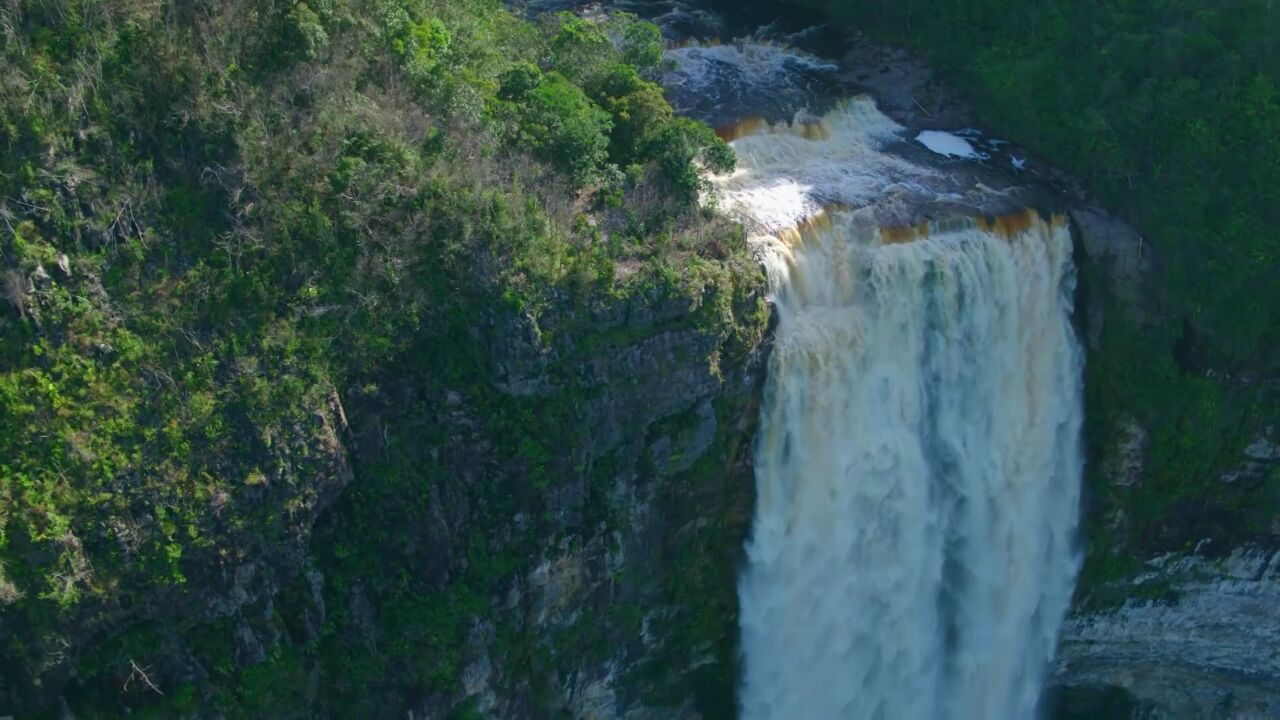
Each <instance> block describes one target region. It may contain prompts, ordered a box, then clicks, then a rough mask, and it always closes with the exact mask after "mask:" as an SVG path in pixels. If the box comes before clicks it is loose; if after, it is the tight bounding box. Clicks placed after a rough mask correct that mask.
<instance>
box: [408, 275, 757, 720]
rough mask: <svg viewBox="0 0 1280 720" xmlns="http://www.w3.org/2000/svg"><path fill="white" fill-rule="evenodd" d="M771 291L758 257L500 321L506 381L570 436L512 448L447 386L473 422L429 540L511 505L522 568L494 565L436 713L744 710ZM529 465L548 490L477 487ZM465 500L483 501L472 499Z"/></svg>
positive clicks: (494, 537)
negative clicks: (741, 687) (739, 679)
mask: <svg viewBox="0 0 1280 720" xmlns="http://www.w3.org/2000/svg"><path fill="white" fill-rule="evenodd" d="M762 291H763V286H762V277H761V276H760V274H759V271H758V269H757V268H755V267H754V266H741V267H737V268H734V269H732V271H731V272H723V269H721V271H718V272H717V273H716V274H715V277H714V278H707V280H706V281H697V282H694V283H692V284H683V283H682V290H681V291H680V292H678V293H674V294H673V293H669V292H667V291H662V290H656V289H653V290H647V291H641V292H638V293H636V294H635V295H632V296H630V297H626V298H622V299H612V300H608V301H605V302H603V303H601V304H599V305H596V306H595V307H592V308H590V309H584V308H577V309H568V308H563V307H562V308H561V311H558V312H555V313H553V314H550V315H544V316H543V317H541V318H539V319H537V320H534V319H533V318H531V317H528V316H524V317H521V316H508V317H505V318H503V319H502V320H501V321H499V322H497V323H495V324H494V330H495V333H494V336H493V337H494V345H493V350H492V354H491V356H490V358H489V360H490V364H491V367H492V369H493V376H492V377H493V381H494V384H495V387H496V388H498V389H499V390H500V392H501V393H503V394H504V395H506V396H508V397H519V398H520V402H523V403H534V404H540V406H541V409H540V410H538V411H535V412H534V413H533V414H532V415H531V416H530V417H529V418H528V420H529V421H532V422H534V423H539V422H540V421H542V420H547V421H553V422H557V423H559V424H560V425H561V427H550V426H548V425H541V424H540V425H538V426H537V427H536V428H535V429H536V430H537V431H538V432H540V433H543V434H545V435H548V436H550V437H552V438H555V440H554V441H553V442H554V444H552V445H549V446H548V447H547V448H546V452H545V453H543V454H538V453H532V452H521V453H518V457H517V459H516V461H515V462H514V463H504V462H501V461H500V460H499V459H498V458H497V457H496V456H495V454H494V452H493V449H494V448H495V447H497V446H500V445H501V440H500V439H499V440H496V441H495V439H494V434H493V433H492V428H486V423H485V422H484V421H483V420H481V419H480V418H481V417H482V416H481V415H480V413H479V412H478V411H477V410H475V409H474V407H473V404H472V402H471V399H470V398H467V397H466V396H465V395H460V394H458V395H452V396H451V398H449V399H446V405H449V404H450V403H452V407H451V408H450V409H449V410H448V411H447V412H446V413H444V414H442V415H441V420H442V421H444V422H445V423H447V425H448V426H449V427H451V428H468V429H469V431H468V432H463V433H462V434H458V435H455V436H453V437H451V438H450V440H449V442H448V443H447V444H446V447H445V448H444V449H442V453H441V457H442V460H441V464H442V466H443V468H444V469H445V470H446V474H448V475H449V476H450V477H451V478H452V479H451V480H450V481H448V482H447V483H446V489H445V490H444V491H443V496H442V498H441V502H440V507H441V508H442V509H443V508H455V514H454V516H453V517H452V518H451V519H449V520H448V521H446V522H444V523H440V524H439V525H438V530H439V532H438V536H437V537H433V538H431V541H430V542H429V543H427V544H424V545H423V546H422V547H421V548H420V550H421V552H422V554H423V556H424V557H425V556H430V555H432V554H434V553H435V552H438V551H439V549H441V548H453V549H459V548H463V547H465V546H466V544H467V542H468V540H467V537H468V533H472V534H473V537H474V533H476V532H484V531H483V530H481V529H479V528H478V527H477V525H478V524H479V523H482V522H483V523H492V522H494V520H495V519H498V518H500V519H498V522H497V525H498V527H499V528H502V529H499V530H498V531H497V532H496V533H493V534H490V536H489V539H488V543H489V548H488V550H489V552H490V553H493V554H497V555H503V554H510V555H511V556H512V557H513V558H514V559H515V560H514V564H515V567H514V568H513V570H512V571H511V572H510V573H507V574H505V575H503V576H501V577H496V578H494V582H492V583H491V584H490V585H489V586H488V588H486V589H485V591H484V600H485V602H484V603H483V604H485V605H487V606H488V607H487V608H486V609H485V611H483V612H480V613H477V615H476V616H475V617H474V618H472V619H471V620H470V621H469V623H470V627H469V628H468V631H467V633H466V642H465V649H464V650H462V652H461V654H460V656H459V658H458V678H459V680H460V687H458V688H457V689H455V690H454V691H452V692H443V693H439V694H435V695H432V696H430V697H428V698H426V699H424V700H423V701H421V703H420V704H418V705H417V708H416V709H417V710H418V712H420V713H422V714H424V715H425V716H427V717H437V716H442V715H444V714H445V713H446V712H447V711H448V708H449V707H451V706H455V707H456V706H457V704H458V703H459V702H462V703H463V706H465V707H469V708H471V709H473V710H474V711H475V712H478V713H480V714H481V715H482V716H485V717H511V718H515V717H544V716H552V717H555V716H557V714H558V713H562V714H567V715H568V716H571V717H575V718H600V719H604V718H624V717H625V718H633V719H634V718H695V717H704V716H705V717H721V716H724V714H726V713H729V712H731V708H732V706H733V691H734V682H735V670H734V668H735V657H734V656H735V648H736V636H737V621H736V596H735V593H736V577H735V576H736V568H737V565H738V557H739V555H740V552H741V548H742V542H743V538H744V535H745V532H746V529H747V527H748V523H749V520H750V513H751V505H752V498H753V492H752V488H753V481H752V472H751V457H750V440H751V438H752V435H753V431H754V427H755V421H756V401H757V391H758V388H759V385H760V382H761V380H762V372H763V367H764V366H763V356H764V347H763V342H764V338H765V334H764V333H765V323H766V322H767V311H766V310H765V306H764V305H763V295H762ZM583 330H586V332H585V333H584V332H583ZM560 409H562V410H563V411H564V413H565V414H564V415H559V414H558V413H559V412H560ZM553 416H554V417H553ZM455 432H456V431H455ZM534 455H537V457H536V458H535V457H533V456H534ZM486 456H489V458H490V461H489V462H485V461H484V460H481V459H482V458H485V457H486ZM477 461H480V463H481V464H480V466H479V467H477ZM531 461H532V464H533V465H534V466H533V467H531V466H530V464H531ZM468 478H470V481H471V482H472V483H474V484H473V485H472V486H471V487H466V486H465V485H466V483H467V482H468ZM531 478H532V479H533V482H534V484H535V485H541V487H540V488H538V489H537V491H536V492H534V493H532V494H529V495H527V496H526V497H524V498H521V499H519V500H517V501H516V502H514V503H512V504H510V505H508V506H507V507H506V509H505V510H498V509H497V508H496V504H497V503H494V504H490V501H489V500H487V499H484V497H485V494H484V492H483V491H482V490H481V491H478V490H479V487H478V486H483V485H489V486H490V487H492V485H493V484H498V485H505V486H508V487H513V488H514V487H519V486H521V485H526V484H527V483H528V481H529V480H530V479H531ZM466 498H471V500H470V501H469V502H468V501H467V500H466ZM477 498H479V499H477ZM459 503H465V504H468V505H469V507H468V510H467V511H466V512H463V513H457V512H456V508H457V507H459ZM495 513H496V514H497V515H498V518H495ZM503 515H505V517H502V516H503ZM473 561H474V558H472V559H468V558H467V557H466V556H465V555H464V554H463V553H459V552H453V553H450V557H449V559H448V560H446V561H444V562H443V563H442V567H441V569H440V571H439V572H440V573H441V575H442V576H445V577H449V578H450V580H448V581H447V582H461V581H464V580H461V579H454V578H459V576H460V573H465V571H464V570H463V568H465V567H466V566H467V564H468V562H473Z"/></svg>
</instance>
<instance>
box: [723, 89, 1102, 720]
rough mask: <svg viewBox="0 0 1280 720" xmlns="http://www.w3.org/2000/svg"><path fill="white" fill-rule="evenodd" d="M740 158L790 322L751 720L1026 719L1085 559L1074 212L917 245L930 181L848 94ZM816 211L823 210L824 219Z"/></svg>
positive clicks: (742, 187)
mask: <svg viewBox="0 0 1280 720" xmlns="http://www.w3.org/2000/svg"><path fill="white" fill-rule="evenodd" d="M824 123H825V124H824V129H823V130H822V131H821V132H814V131H812V130H804V129H802V128H793V129H790V130H787V129H779V128H767V129H766V130H765V131H763V132H758V133H754V134H750V135H746V136H744V137H742V138H740V139H739V140H737V141H736V142H735V143H734V144H735V147H736V148H737V150H738V153H739V166H740V167H739V170H738V171H737V172H735V173H734V174H733V175H731V176H727V177H722V178H719V179H718V180H717V194H718V196H719V198H720V200H721V202H723V203H725V204H726V206H727V207H729V208H730V209H731V210H733V211H735V212H737V213H739V214H740V215H741V216H742V217H743V219H744V221H745V222H746V223H747V224H748V226H749V227H751V228H753V229H754V230H755V232H757V233H758V237H756V238H755V242H757V243H758V247H759V249H760V254H761V257H762V258H763V259H764V262H765V265H766V268H767V270H768V272H769V276H770V282H771V285H772V293H773V296H774V303H775V308H776V312H777V315H778V326H777V334H776V345H775V349H774V351H773V355H772V358H771V365H770V370H769V379H768V384H767V388H766V391H765V401H764V405H763V409H762V418H761V428H760V434H759V437H758V439H757V447H756V451H755V462H756V483H757V490H758V499H757V508H756V516H755V521H754V527H753V533H752V537H751V539H750V541H749V543H748V547H747V565H746V567H745V569H744V571H743V574H742V576H741V578H740V583H739V595H740V602H741V630H742V650H743V653H744V666H745V669H744V677H743V686H742V692H741V705H742V717H743V718H745V720H797V719H801V718H804V719H810V718H811V719H813V720H828V719H830V720H835V719H841V720H843V719H857V718H868V719H877V720H890V719H896V718H901V719H903V720H916V719H919V720H935V719H939V718H954V719H955V720H989V719H992V720H996V719H998V720H1016V719H1019V718H1031V717H1033V716H1034V715H1035V712H1036V705H1037V702H1038V699H1039V694H1040V689H1041V683H1042V678H1043V675H1044V673H1045V670H1046V667H1047V664H1048V662H1049V660H1050V659H1051V657H1052V655H1053V651H1054V648H1055V644H1056V637H1057V632H1058V627H1059V625H1060V623H1061V621H1062V618H1063V616H1064V614H1065V612H1066V610H1067V607H1068V604H1069V601H1070V596H1071V591H1072V583H1073V579H1074V575H1075V572H1076V569H1077V567H1078V555H1077V551H1076V549H1075V546H1074V534H1075V530H1076V518H1077V513H1078V503H1079V486H1080V474H1081V460H1080V457H1081V453H1080V448H1079V442H1080V441H1079V433H1080V425H1081V416H1082V409H1081V399H1080V398H1081V367H1082V356H1081V352H1080V349H1079V347H1078V344H1077V341H1076V338H1075V336H1074V331H1073V329H1072V327H1071V323H1070V312H1071V306H1072V293H1073V288H1074V271H1073V267H1072V263H1071V238H1070V233H1069V232H1068V228H1067V227H1066V224H1065V221H1063V220H1062V219H1059V218H1052V219H1045V218H1042V217H1040V216H1039V215H1037V214H1034V213H1027V214H1025V215H1024V216H1018V217H1016V218H1011V219H1006V221H1004V222H999V223H990V224H989V223H986V222H982V221H979V220H965V219H961V220H957V221H953V222H949V223H941V224H938V223H934V224H926V225H923V226H919V227H917V228H914V229H910V230H909V231H901V230H897V231H895V230H891V229H888V228H882V227H880V226H879V222H878V220H877V218H878V217H882V216H883V215H882V214H878V213H877V210H876V207H875V206H876V205H877V204H880V205H883V204H885V203H892V202H893V198H894V197H895V196H896V195H897V194H898V193H896V189H899V188H903V187H909V186H911V184H912V183H913V182H914V180H916V179H918V178H921V177H924V176H926V175H928V174H929V173H930V172H931V171H930V170H927V169H925V168H922V167H915V166H913V165H912V164H911V163H909V162H906V161H904V160H902V159H901V158H896V157H891V156H890V155H888V154H884V153H881V152H880V148H881V147H882V146H883V145H884V144H885V143H888V142H892V141H893V138H894V133H895V129H896V128H897V126H895V125H894V124H893V123H892V122H891V121H889V120H888V119H887V118H884V116H883V115H880V114H879V113H878V112H877V111H875V109H874V105H870V104H869V101H855V102H853V103H848V104H846V105H844V106H842V107H841V108H839V109H838V110H837V111H835V113H834V114H833V115H831V116H829V117H828V118H827V119H826V120H825V121H824ZM823 208H826V209H825V210H824V209H823Z"/></svg>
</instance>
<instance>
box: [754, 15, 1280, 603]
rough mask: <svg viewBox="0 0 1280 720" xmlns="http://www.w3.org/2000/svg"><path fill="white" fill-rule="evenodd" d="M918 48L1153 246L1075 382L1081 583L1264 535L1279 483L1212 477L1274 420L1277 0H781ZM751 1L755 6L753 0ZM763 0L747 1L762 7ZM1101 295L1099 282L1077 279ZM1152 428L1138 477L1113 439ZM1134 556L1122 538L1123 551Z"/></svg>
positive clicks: (994, 118)
mask: <svg viewBox="0 0 1280 720" xmlns="http://www.w3.org/2000/svg"><path fill="white" fill-rule="evenodd" d="M792 4H793V5H794V6H801V7H807V8H812V9H816V10H820V11H822V12H824V13H826V14H827V15H828V16H829V17H830V18H831V19H832V20H834V21H836V22H837V23H838V24H839V25H841V26H843V27H849V28H853V29H856V30H859V31H862V32H864V33H866V34H868V35H869V36H871V37H872V38H873V39H875V40H878V41H884V42H890V43H894V44H898V45H905V46H908V47H910V48H912V49H914V50H915V51H917V52H919V53H920V54H921V55H923V56H924V57H925V58H927V59H928V60H929V61H930V62H931V63H932V64H933V65H934V67H936V68H938V69H939V70H940V71H941V72H942V74H943V75H944V76H945V78H946V79H947V80H948V81H949V82H952V83H954V84H955V85H956V86H957V87H958V88H959V89H960V90H961V91H962V93H963V95H964V96H965V99H966V100H968V101H970V102H971V103H972V104H973V105H974V107H975V109H976V111H977V113H978V115H979V118H980V120H981V122H982V125H983V128H984V129H985V130H988V131H991V132H992V133H995V134H997V135H999V136H1002V137H1006V138H1009V139H1011V140H1013V141H1015V142H1018V143H1021V144H1023V145H1025V146H1027V147H1028V148H1030V150H1031V151H1032V152H1033V153H1035V154H1036V155H1037V156H1039V157H1040V158H1042V159H1044V160H1046V161H1048V162H1051V163H1053V164H1055V165H1057V166H1059V167H1061V168H1063V169H1065V170H1067V171H1069V172H1071V173H1072V174H1074V175H1075V176H1077V177H1078V178H1080V179H1081V180H1082V181H1083V182H1084V183H1085V185H1086V187H1087V189H1088V190H1089V192H1090V193H1091V194H1092V195H1093V196H1094V197H1096V198H1098V199H1099V200H1100V201H1101V202H1102V203H1103V204H1104V205H1106V206H1107V207H1108V208H1109V209H1110V210H1112V211H1115V212H1118V213H1120V214H1121V215H1122V216H1123V217H1124V218H1125V219H1127V220H1128V221H1129V222H1130V223H1131V224H1132V225H1133V226H1134V227H1135V228H1136V229H1137V230H1138V231H1139V232H1140V233H1141V234H1142V236H1143V241H1144V243H1149V248H1150V252H1152V253H1154V255H1155V258H1156V262H1157V277H1156V279H1155V282H1154V285H1155V286H1156V288H1155V293H1154V295H1155V296H1154V297H1151V298H1147V299H1146V300H1145V301H1144V305H1145V307H1143V308H1142V309H1141V312H1139V313H1137V315H1139V316H1140V317H1135V314H1133V313H1127V312H1126V311H1125V309H1124V308H1117V307H1112V308H1110V309H1109V311H1108V312H1107V314H1106V322H1105V324H1104V330H1103V336H1102V339H1101V345H1100V347H1098V348H1094V349H1092V350H1091V352H1090V356H1089V370H1088V378H1087V392H1088V397H1087V403H1088V408H1087V409H1088V415H1089V417H1088V436H1089V440H1090V445H1091V448H1092V453H1091V455H1092V459H1093V461H1094V462H1092V463H1091V468H1090V473H1091V476H1092V486H1093V487H1094V489H1095V491H1096V497H1097V498H1099V501H1100V502H1102V503H1103V505H1104V506H1106V507H1108V508H1109V511H1108V512H1107V513H1106V517H1107V522H1108V523H1110V522H1111V520H1112V519H1113V517H1112V514H1113V512H1114V510H1115V509H1116V508H1120V509H1122V510H1123V511H1124V513H1125V516H1126V517H1125V518H1124V520H1123V522H1121V523H1119V524H1110V525H1107V524H1104V523H1102V522H1097V520H1100V519H1101V518H1102V516H1103V514H1102V513H1098V514H1095V516H1094V517H1095V523H1094V524H1095V527H1093V528H1091V530H1090V532H1089V534H1088V537H1089V542H1090V548H1089V549H1090V556H1089V562H1088V563H1087V567H1086V574H1087V577H1086V582H1085V583H1084V586H1085V587H1086V588H1087V587H1089V585H1090V582H1089V580H1091V579H1103V578H1107V577H1118V576H1123V575H1124V574H1125V573H1128V572H1131V571H1132V570H1133V569H1134V567H1135V563H1136V562H1137V559H1138V557H1140V556H1141V555H1143V554H1145V553H1147V552H1151V553H1157V552H1164V551H1167V550H1179V549H1190V548H1191V547H1193V546H1194V545H1195V544H1196V543H1197V542H1198V541H1199V540H1201V539H1204V538H1209V537H1213V538H1217V539H1219V540H1220V541H1221V542H1220V543H1219V545H1220V546H1219V549H1220V550H1225V549H1226V548H1227V547H1229V546H1230V545H1232V544H1234V543H1236V542H1239V541H1243V540H1248V539H1256V538H1260V537H1265V536H1267V535H1268V534H1269V533H1271V532H1275V529H1274V528H1273V523H1275V522H1276V521H1277V517H1280V483H1278V482H1275V480H1276V478H1274V477H1272V478H1271V480H1272V481H1271V482H1254V483H1239V484H1234V485H1229V484H1226V483H1223V482H1222V481H1221V477H1222V476H1223V473H1224V472H1225V471H1228V470H1229V469H1230V468H1232V467H1233V466H1234V465H1237V464H1239V462H1240V458H1241V454H1240V451H1241V449H1242V448H1243V447H1244V446H1245V445H1246V444H1247V443H1248V442H1250V441H1251V440H1252V439H1253V438H1255V437H1257V435H1258V433H1259V432H1261V428H1262V427H1263V426H1265V425H1266V424H1268V423H1272V424H1274V423H1277V422H1280V417H1278V416H1277V413H1278V411H1277V407H1280V397H1277V395H1278V394H1280V393H1278V392H1277V377H1278V376H1280V6H1278V5H1277V3H1275V2H1273V1H1272V0H1230V2H1219V3H1205V2H1200V1H1199V0H1158V1H1156V2H1127V1H1125V0H1088V1H1085V2H1040V1H1037V2H1018V3H1011V2H1004V1H1002V0H961V1H959V2H945V3H931V2H920V1H918V0H917V1H911V0H906V1H903V0H793V2H792ZM764 5H767V7H765V6H764ZM776 11H777V10H776V7H774V6H772V4H768V3H766V4H762V7H761V8H760V12H761V13H764V14H770V13H775V12H776ZM1084 282H1085V283H1086V287H1087V288H1091V289H1092V290H1093V291H1094V292H1098V290H1099V288H1101V287H1102V286H1103V283H1102V281H1101V277H1095V278H1089V277H1085V278H1084ZM1134 421H1136V423H1137V424H1138V425H1139V426H1140V427H1142V428H1145V430H1146V432H1147V435H1148V437H1149V450H1148V452H1147V456H1148V458H1147V466H1146V470H1145V473H1144V477H1143V478H1142V481H1141V483H1140V485H1139V486H1138V487H1136V488H1123V489H1116V488H1114V487H1112V486H1111V485H1110V482H1109V480H1108V479H1107V477H1108V476H1114V474H1115V473H1114V470H1115V467H1116V464H1117V463H1118V462H1119V461H1120V460H1119V458H1115V457H1108V456H1107V454H1108V452H1109V451H1110V449H1114V445H1115V443H1114V440H1115V438H1116V437H1117V436H1119V435H1121V434H1123V433H1125V432H1126V428H1127V427H1132V423H1133V422H1134ZM1130 548H1132V549H1134V550H1138V551H1139V552H1130V551H1129V549H1130Z"/></svg>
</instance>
